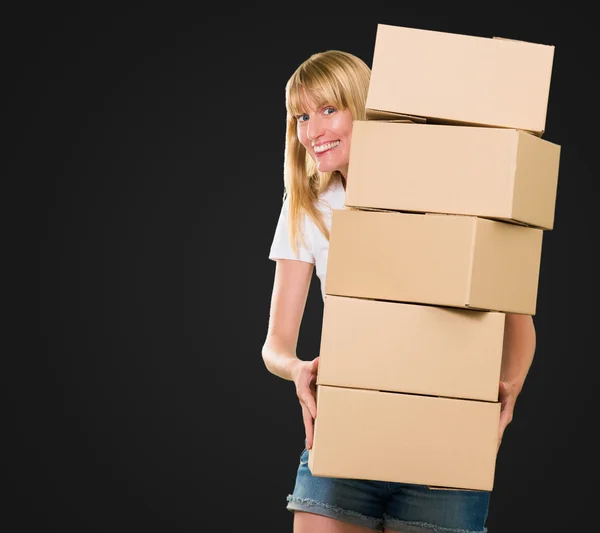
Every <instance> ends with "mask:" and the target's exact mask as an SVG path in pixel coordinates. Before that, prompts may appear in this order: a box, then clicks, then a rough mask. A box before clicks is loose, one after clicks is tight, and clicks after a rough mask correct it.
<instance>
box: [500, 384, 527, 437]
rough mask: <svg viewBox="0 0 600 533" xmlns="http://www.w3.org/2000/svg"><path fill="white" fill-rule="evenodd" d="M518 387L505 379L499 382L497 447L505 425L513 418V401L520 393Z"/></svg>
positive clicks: (514, 401)
mask: <svg viewBox="0 0 600 533" xmlns="http://www.w3.org/2000/svg"><path fill="white" fill-rule="evenodd" d="M520 392H521V391H520V389H519V387H517V386H516V385H512V384H511V383H508V382H507V381H501V382H500V388H499V394H498V399H499V400H500V428H499V432H498V449H500V444H501V443H502V437H503V436H504V431H505V429H506V426H508V424H510V423H511V421H512V419H513V413H514V410H515V403H516V401H517V396H518V395H519V393H520Z"/></svg>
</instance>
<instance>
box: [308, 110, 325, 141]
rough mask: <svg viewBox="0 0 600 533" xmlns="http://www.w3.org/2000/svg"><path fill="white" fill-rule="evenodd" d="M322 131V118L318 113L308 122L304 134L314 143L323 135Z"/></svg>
mask: <svg viewBox="0 0 600 533" xmlns="http://www.w3.org/2000/svg"><path fill="white" fill-rule="evenodd" d="M323 131H324V128H323V121H322V118H321V116H320V115H319V114H318V113H315V114H314V115H313V116H311V117H310V120H309V121H308V130H307V132H306V134H307V136H308V138H309V139H310V140H311V141H314V140H316V139H318V138H319V137H321V135H323Z"/></svg>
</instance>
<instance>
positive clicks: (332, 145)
mask: <svg viewBox="0 0 600 533" xmlns="http://www.w3.org/2000/svg"><path fill="white" fill-rule="evenodd" d="M338 144H340V141H333V142H329V143H325V144H320V145H319V146H315V147H314V148H313V150H314V151H315V154H317V155H319V154H322V153H324V152H327V151H328V150H331V149H332V148H335V147H336V146H337V145H338Z"/></svg>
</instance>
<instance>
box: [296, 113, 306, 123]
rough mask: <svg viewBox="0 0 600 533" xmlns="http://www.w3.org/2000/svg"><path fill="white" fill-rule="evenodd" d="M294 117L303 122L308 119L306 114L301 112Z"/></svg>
mask: <svg viewBox="0 0 600 533" xmlns="http://www.w3.org/2000/svg"><path fill="white" fill-rule="evenodd" d="M296 119H297V120H298V122H305V121H307V120H308V114H307V113H302V114H301V115H296Z"/></svg>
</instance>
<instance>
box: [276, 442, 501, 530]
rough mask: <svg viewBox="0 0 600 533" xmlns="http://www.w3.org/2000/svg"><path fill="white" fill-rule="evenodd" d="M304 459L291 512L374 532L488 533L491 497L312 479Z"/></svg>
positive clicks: (401, 485) (399, 485)
mask: <svg viewBox="0 0 600 533" xmlns="http://www.w3.org/2000/svg"><path fill="white" fill-rule="evenodd" d="M308 453H309V452H308V451H307V450H306V448H305V449H304V450H303V451H302V453H301V455H300V465H299V466H298V472H297V475H296V482H295V487H294V492H293V494H290V495H288V497H287V501H288V504H287V509H288V510H290V511H306V512H309V513H313V514H318V515H322V516H328V517H330V518H335V519H336V520H341V521H343V522H347V523H350V524H356V525H359V526H363V527H368V528H370V529H373V530H375V531H383V530H384V528H387V529H388V530H392V531H394V530H395V531H401V532H402V533H432V532H435V533H485V532H487V528H486V527H485V522H486V520H487V515H488V508H489V501H490V492H487V491H476V490H461V489H437V488H431V487H427V486H425V485H414V484H409V483H392V482H384V481H370V480H360V479H340V478H329V477H320V476H313V475H312V474H311V472H310V469H309V468H308Z"/></svg>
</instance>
